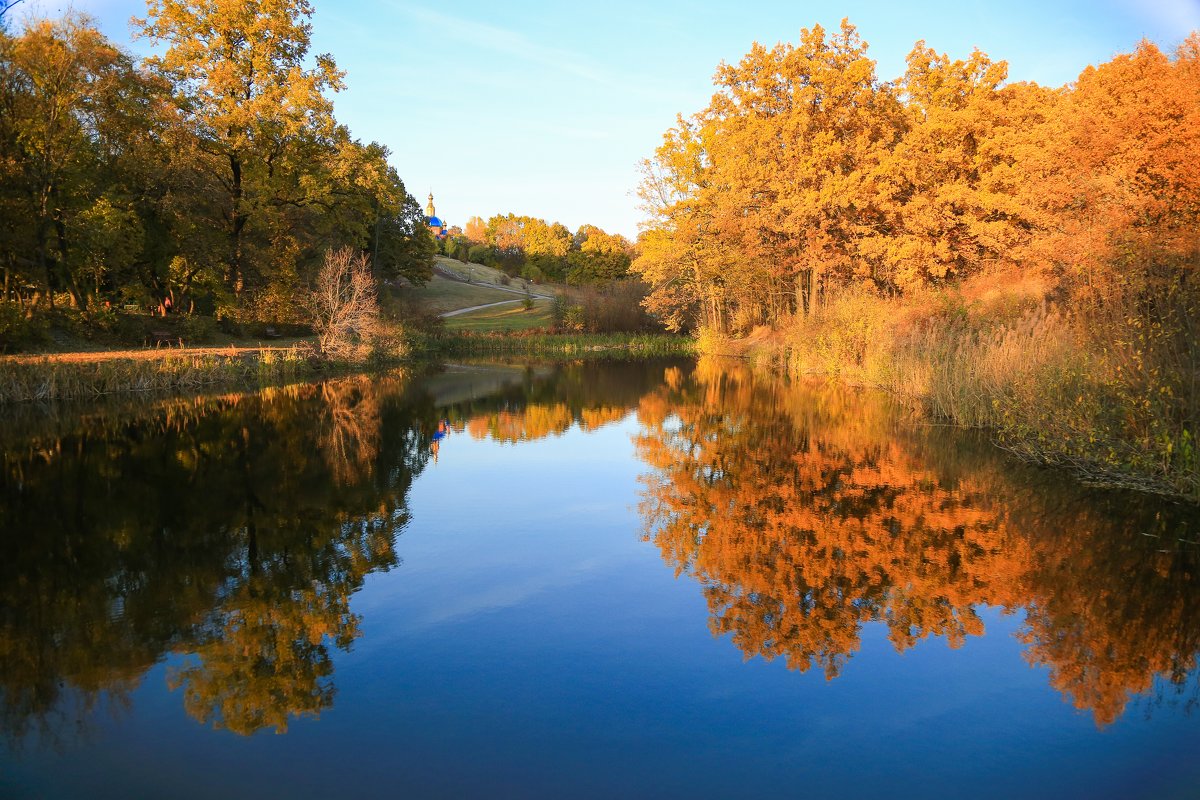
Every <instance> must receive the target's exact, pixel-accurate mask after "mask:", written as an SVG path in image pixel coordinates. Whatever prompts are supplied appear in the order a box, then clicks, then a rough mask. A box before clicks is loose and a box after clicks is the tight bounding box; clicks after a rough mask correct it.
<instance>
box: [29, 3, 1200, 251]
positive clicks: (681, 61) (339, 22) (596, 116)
mask: <svg viewBox="0 0 1200 800" xmlns="http://www.w3.org/2000/svg"><path fill="white" fill-rule="evenodd" d="M66 5H67V3H60V2H57V1H56V0H26V2H25V3H24V4H23V5H22V6H20V7H18V11H17V12H16V13H15V15H16V18H17V19H18V20H19V19H20V17H21V16H22V15H27V14H28V13H30V12H31V11H32V12H40V13H42V14H44V15H56V14H57V13H59V11H60V9H61V8H63V7H65V6H66ZM71 5H73V7H74V8H76V9H78V10H80V11H84V12H86V13H88V14H91V15H92V16H93V17H95V18H97V19H98V20H99V21H100V24H101V27H102V28H103V30H104V31H105V33H106V34H107V35H108V36H109V37H110V38H111V39H113V40H114V41H117V42H119V43H122V44H124V45H126V46H127V47H129V48H130V49H132V50H133V51H134V52H144V51H145V50H146V49H147V45H146V43H145V42H133V41H131V35H130V29H129V25H128V21H129V18H130V17H131V16H134V15H135V14H136V15H139V16H140V15H144V13H145V3H144V0H73V2H72V3H71ZM313 5H314V7H315V9H316V10H315V13H314V15H313V19H312V24H313V50H314V52H327V53H331V54H332V55H333V56H334V58H335V60H336V61H337V63H338V66H339V67H340V68H341V69H343V70H345V72H346V86H347V88H346V89H345V90H344V91H343V92H341V93H340V94H339V95H337V97H336V100H335V102H336V110H337V116H338V119H339V120H340V121H341V122H343V123H345V124H346V125H348V126H349V128H350V130H351V131H352V133H353V134H354V135H355V136H356V137H358V138H360V139H362V140H364V141H368V140H375V141H379V142H382V143H383V144H385V145H387V146H388V147H389V148H390V149H391V151H392V163H393V165H394V166H395V167H396V169H397V170H398V172H399V173H400V176H401V177H402V178H403V179H404V182H405V184H406V185H407V186H408V189H409V191H410V192H411V193H412V194H414V195H416V196H417V199H418V200H420V202H421V204H422V206H423V205H424V203H425V198H426V195H427V194H428V193H429V191H430V190H432V191H433V193H434V198H435V201H436V203H437V211H438V215H439V216H441V217H442V218H443V219H444V220H446V221H447V222H449V223H450V224H452V225H454V224H457V225H462V224H463V223H465V222H466V220H467V218H468V217H469V216H471V215H476V214H477V215H479V216H481V217H483V218H485V219H486V218H487V217H489V216H491V215H492V214H497V213H506V212H509V211H512V212H514V213H518V214H528V215H532V216H537V217H543V218H545V219H547V220H550V221H555V220H557V221H559V222H562V223H563V224H565V225H566V226H567V227H569V228H571V229H572V230H574V229H576V228H578V227H579V226H580V225H582V224H584V223H591V224H594V225H599V226H600V227H602V228H604V229H606V230H609V231H613V232H618V233H623V234H625V235H626V236H630V237H633V236H634V235H636V232H637V223H638V221H639V220H640V218H641V215H640V213H639V212H638V211H637V208H636V206H637V201H636V198H635V197H634V195H633V191H634V188H635V187H636V185H637V171H636V167H637V163H638V161H639V160H641V159H643V158H646V157H648V156H650V155H651V154H652V153H653V151H654V148H655V147H656V146H657V145H658V143H659V141H660V139H661V136H662V133H663V132H664V131H665V130H666V129H667V128H669V127H670V126H671V125H672V124H673V123H674V121H675V115H676V114H677V113H680V112H683V113H685V114H691V113H693V112H695V111H698V110H700V109H701V108H703V107H704V106H705V105H706V104H707V102H708V98H709V96H710V94H711V92H712V75H713V72H714V71H715V69H716V66H717V64H718V63H720V62H721V61H722V60H724V61H730V62H733V61H737V60H739V59H740V58H741V56H742V55H743V54H745V52H746V51H747V50H749V48H750V45H751V43H752V42H754V41H760V42H762V43H764V44H774V43H775V42H778V41H793V42H794V41H796V40H797V38H798V34H799V31H800V29H801V28H805V27H811V26H812V25H813V24H814V23H820V24H821V25H823V26H825V27H826V28H836V27H837V25H838V24H839V22H840V20H841V19H842V18H843V17H849V19H850V21H851V22H852V23H854V24H855V25H856V26H857V27H858V30H859V33H860V35H861V36H862V38H863V39H864V40H865V41H867V42H868V43H869V44H870V54H871V56H872V57H873V58H874V59H875V60H876V61H877V62H878V72H879V76H880V77H881V78H883V79H891V78H895V77H897V76H899V75H900V74H901V73H902V72H903V65H904V56H905V55H906V54H907V53H908V51H909V50H911V49H912V46H913V43H914V42H916V41H917V40H918V39H924V40H925V41H926V42H927V44H928V45H929V46H931V47H933V48H935V49H937V50H938V51H939V52H945V53H948V54H949V55H951V56H952V57H965V56H967V55H969V54H970V52H971V49H972V48H975V47H978V48H979V49H981V50H983V51H984V52H985V53H987V54H988V55H990V56H991V57H992V58H993V59H996V60H1001V59H1003V60H1006V61H1008V63H1009V79H1010V80H1011V81H1036V82H1038V83H1041V84H1044V85H1052V86H1060V85H1062V84H1065V83H1069V82H1071V81H1073V80H1074V79H1075V77H1076V76H1077V75H1078V74H1079V72H1080V71H1081V70H1082V69H1083V67H1085V66H1086V65H1088V64H1096V63H1100V62H1103V61H1107V60H1108V59H1110V58H1111V57H1112V56H1113V55H1115V54H1117V53H1121V52H1128V51H1130V50H1132V49H1133V47H1134V46H1135V45H1136V44H1137V42H1138V41H1139V40H1140V39H1142V38H1148V39H1150V40H1152V41H1154V42H1155V43H1157V44H1158V45H1159V46H1160V47H1162V48H1164V49H1166V50H1172V51H1173V50H1174V48H1175V47H1176V46H1177V45H1178V44H1179V42H1180V41H1182V39H1183V38H1184V37H1185V36H1186V35H1187V33H1188V32H1189V31H1191V30H1194V29H1200V0H1015V1H1013V2H1006V3H994V2H972V1H971V0H957V1H956V2H908V3H904V2H897V0H884V1H878V0H793V2H784V1H782V0H780V1H778V2H776V1H773V0H772V1H768V0H763V1H762V2H757V3H732V2H677V1H676V0H661V1H660V2H645V1H644V0H643V2H636V3H634V2H628V0H607V1H606V2H592V3H569V2H562V3H559V2H519V1H518V0H509V2H495V0H489V1H488V2H483V1H481V0H479V1H472V2H443V3H418V2H412V0H313Z"/></svg>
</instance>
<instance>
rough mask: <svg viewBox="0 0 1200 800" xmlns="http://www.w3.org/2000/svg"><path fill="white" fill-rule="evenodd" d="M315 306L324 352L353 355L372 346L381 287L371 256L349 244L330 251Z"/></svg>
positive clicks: (313, 307)
mask: <svg viewBox="0 0 1200 800" xmlns="http://www.w3.org/2000/svg"><path fill="white" fill-rule="evenodd" d="M312 309H313V318H314V321H313V328H314V329H315V330H316V334H317V345H318V347H319V348H320V350H321V353H322V355H324V356H326V357H332V358H352V357H356V356H361V355H362V353H363V351H364V350H366V349H369V348H370V346H371V340H372V338H373V337H374V336H375V334H376V331H377V327H378V322H379V290H378V287H377V285H376V283H375V276H374V274H372V272H371V264H370V261H369V260H368V259H367V257H366V256H365V255H363V254H361V253H355V252H354V251H353V250H352V249H350V248H348V247H343V248H339V249H337V250H330V251H328V252H327V253H326V254H325V261H324V263H323V264H322V265H321V270H320V272H319V273H318V274H317V285H316V289H315V290H314V292H313V299H312Z"/></svg>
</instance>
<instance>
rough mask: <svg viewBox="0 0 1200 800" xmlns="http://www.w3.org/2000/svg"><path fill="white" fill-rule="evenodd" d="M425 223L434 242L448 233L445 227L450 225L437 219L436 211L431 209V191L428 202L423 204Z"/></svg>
mask: <svg viewBox="0 0 1200 800" xmlns="http://www.w3.org/2000/svg"><path fill="white" fill-rule="evenodd" d="M425 224H426V225H428V226H429V232H430V233H431V234H433V239H434V241H436V242H440V241H442V240H443V239H445V238H446V237H447V236H448V235H449V233H448V231H447V229H448V228H449V227H450V226H449V225H447V224H446V223H444V222H442V221H441V220H440V219H438V217H437V213H436V212H435V211H434V209H433V192H430V193H429V204H428V205H426V206H425Z"/></svg>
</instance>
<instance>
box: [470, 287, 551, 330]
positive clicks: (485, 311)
mask: <svg viewBox="0 0 1200 800" xmlns="http://www.w3.org/2000/svg"><path fill="white" fill-rule="evenodd" d="M510 296H511V295H510ZM553 321H554V320H553V318H552V316H551V314H550V301H549V300H537V301H535V302H534V304H533V308H531V309H530V310H528V311H526V310H525V307H524V305H523V304H522V303H521V302H520V301H519V300H518V301H517V302H516V303H512V304H511V305H505V306H496V307H495V308H482V309H480V310H479V311H472V312H471V313H470V314H460V315H459V316H457V317H448V318H447V319H446V330H448V331H472V332H476V333H478V332H484V331H487V332H491V331H523V330H528V329H530V328H548V327H550V325H551V323H552V322H553Z"/></svg>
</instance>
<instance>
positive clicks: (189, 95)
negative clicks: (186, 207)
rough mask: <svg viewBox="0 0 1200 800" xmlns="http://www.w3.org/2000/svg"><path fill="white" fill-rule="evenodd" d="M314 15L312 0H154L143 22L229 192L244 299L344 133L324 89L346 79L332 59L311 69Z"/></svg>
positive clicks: (226, 210)
mask: <svg viewBox="0 0 1200 800" xmlns="http://www.w3.org/2000/svg"><path fill="white" fill-rule="evenodd" d="M311 15H312V7H311V5H310V4H309V3H308V2H307V0H253V1H252V2H245V3H236V4H232V5H230V4H226V3H217V2H212V0H203V1H202V2H196V3H192V2H183V1H182V0H150V2H149V3H148V9H147V16H146V18H144V19H141V20H136V21H135V24H136V25H137V26H138V28H139V30H140V32H141V34H142V35H143V36H146V37H148V38H149V39H150V40H151V41H152V42H155V43H163V44H165V45H166V50H165V51H164V52H163V53H162V54H161V55H156V56H152V57H150V58H149V59H147V62H146V63H147V66H148V67H149V68H150V69H152V70H153V71H155V72H156V73H158V74H161V75H163V76H164V77H166V78H167V79H169V80H170V81H171V83H172V84H173V85H174V87H175V91H176V96H177V102H178V104H179V107H180V108H181V109H182V110H183V112H184V114H185V116H186V119H187V122H188V124H189V126H190V127H191V129H192V131H193V133H194V135H195V137H196V139H197V141H198V142H200V143H201V144H200V150H201V152H202V153H203V155H204V158H205V161H206V166H207V169H209V170H210V171H211V172H212V174H214V175H215V176H216V178H217V182H218V184H219V186H220V187H221V192H222V203H221V209H220V214H221V218H220V222H221V227H222V229H223V232H224V236H225V239H226V247H225V254H224V256H223V259H222V261H223V264H224V272H225V274H224V280H225V282H226V284H227V286H228V287H229V288H231V289H232V290H233V291H234V292H235V293H240V292H241V291H242V290H243V288H244V285H245V282H246V279H247V278H248V277H250V278H257V277H260V276H258V275H256V274H255V270H256V265H257V263H258V258H257V257H255V253H254V250H255V247H254V245H260V246H261V242H262V240H263V239H264V238H268V237H269V236H270V232H271V227H272V224H273V221H274V220H277V219H278V218H279V216H280V214H281V213H282V209H285V208H287V207H294V206H297V205H299V206H303V205H305V204H306V203H308V202H310V201H311V200H312V198H313V194H314V188H313V187H312V186H311V185H310V180H311V177H312V176H311V169H310V165H311V164H312V158H311V156H312V155H313V151H314V150H319V149H321V148H322V146H324V145H326V144H327V143H328V142H329V141H330V140H331V139H333V138H334V137H335V135H336V125H335V123H334V120H333V113H332V103H331V101H330V100H329V99H328V97H326V95H325V92H327V91H337V90H338V89H340V88H341V86H342V83H341V79H342V75H341V73H340V72H339V71H338V70H337V67H336V65H335V64H334V61H333V59H332V58H331V57H329V56H328V55H318V56H317V57H316V59H315V66H314V67H312V68H310V67H307V66H306V63H305V62H306V58H307V56H308V50H309V43H310V38H311V25H310V24H309V22H308V18H309V17H311ZM315 191H316V192H320V191H321V189H320V188H319V184H318V188H316V189H315Z"/></svg>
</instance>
